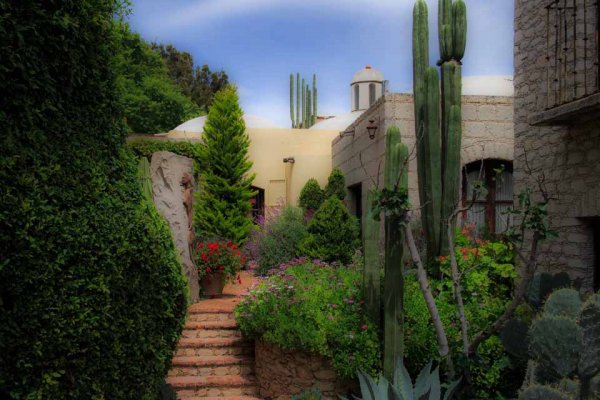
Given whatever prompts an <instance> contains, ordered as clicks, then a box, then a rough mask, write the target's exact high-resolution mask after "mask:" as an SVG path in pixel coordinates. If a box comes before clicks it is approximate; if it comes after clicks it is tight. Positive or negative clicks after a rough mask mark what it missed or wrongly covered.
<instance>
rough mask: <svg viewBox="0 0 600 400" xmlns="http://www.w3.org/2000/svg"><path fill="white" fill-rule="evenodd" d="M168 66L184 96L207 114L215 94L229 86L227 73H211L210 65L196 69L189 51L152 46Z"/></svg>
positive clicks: (171, 47) (154, 44) (172, 77)
mask: <svg viewBox="0 0 600 400" xmlns="http://www.w3.org/2000/svg"><path fill="white" fill-rule="evenodd" d="M151 46H152V49H153V50H154V51H155V52H157V53H158V54H159V55H160V56H161V57H162V59H163V60H164V62H165V64H166V65H167V69H168V73H169V77H170V78H171V80H172V81H173V82H175V83H176V84H177V85H178V86H179V88H180V89H181V91H182V92H183V94H184V95H185V96H187V97H189V98H190V99H191V100H192V101H193V102H194V103H195V104H196V105H197V106H198V107H199V108H200V110H201V112H202V113H207V112H208V110H209V108H210V106H211V105H212V102H213V100H214V96H215V94H216V93H217V92H218V91H219V90H221V89H223V88H225V87H226V86H227V85H228V84H229V77H228V76H227V74H226V73H225V71H218V72H216V71H211V70H210V68H209V67H208V65H206V64H204V65H203V66H202V67H200V66H197V67H195V68H194V58H193V57H192V55H191V54H190V53H188V52H187V51H179V50H177V49H176V48H175V46H173V45H171V44H167V45H164V44H156V43H152V44H151Z"/></svg>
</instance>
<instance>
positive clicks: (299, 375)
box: [255, 341, 358, 400]
mask: <svg viewBox="0 0 600 400" xmlns="http://www.w3.org/2000/svg"><path fill="white" fill-rule="evenodd" d="M255 360H256V361H255V371H256V379H257V381H258V386H259V391H260V395H261V397H264V398H268V399H277V400H289V399H291V398H292V396H295V395H298V394H300V393H302V392H304V391H305V390H309V389H312V388H318V389H319V390H320V391H321V394H322V396H323V399H325V400H329V399H331V400H333V399H336V400H337V399H338V398H339V397H338V395H344V396H347V397H350V396H348V393H349V392H350V391H353V393H355V394H356V393H357V389H358V387H357V382H346V381H342V380H340V379H339V378H338V376H337V374H336V372H335V371H334V370H333V367H332V366H331V363H330V362H329V360H327V359H326V358H324V357H322V356H319V355H313V354H307V353H304V352H301V351H289V350H282V349H280V348H279V347H277V346H274V345H271V344H269V343H264V342H261V341H257V342H256V347H255Z"/></svg>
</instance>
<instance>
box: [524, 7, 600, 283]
mask: <svg viewBox="0 0 600 400" xmlns="http://www.w3.org/2000/svg"><path fill="white" fill-rule="evenodd" d="M547 3H548V1H546V0H516V1H515V58H514V62H515V77H514V83H515V100H514V108H515V162H514V178H515V194H517V193H519V192H520V191H521V190H523V189H525V188H528V187H529V188H532V189H534V190H536V191H537V184H536V180H537V179H538V178H540V177H543V179H544V180H545V186H546V188H547V190H548V192H549V193H550V194H551V196H552V197H553V198H554V199H553V200H552V201H551V202H550V205H549V214H550V221H551V225H552V228H553V229H555V230H557V231H558V233H559V237H558V238H557V239H555V240H551V241H546V242H544V243H543V245H542V246H541V259H540V263H541V268H543V269H546V270H550V271H566V272H568V273H569V274H570V275H571V277H572V278H574V279H578V280H580V282H581V284H582V285H583V287H584V289H589V288H591V286H592V279H593V268H594V267H593V265H594V248H593V229H592V223H593V221H594V220H593V218H595V217H598V216H600V118H599V116H598V115H585V117H586V121H583V118H581V119H575V120H572V121H570V124H569V125H551V126H532V125H530V123H529V121H530V118H531V116H532V115H534V114H536V113H539V112H541V111H544V110H545V108H547V107H548V95H549V93H548V88H549V87H548V85H547V80H546V79H547V75H546V74H547V61H546V55H547V49H546V46H547V42H546V40H547V37H546V11H545V8H544V7H545V6H546V5H547ZM589 3H591V2H589ZM578 29H579V30H580V32H579V34H580V35H581V34H582V33H583V32H582V30H583V24H578ZM579 54H580V56H581V55H582V52H580V53H579ZM588 57H595V55H593V54H589V55H588ZM550 96H553V93H550ZM537 192H538V194H539V191H537ZM538 198H539V195H538ZM528 244H529V242H526V243H525V248H528Z"/></svg>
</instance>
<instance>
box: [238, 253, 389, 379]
mask: <svg viewBox="0 0 600 400" xmlns="http://www.w3.org/2000/svg"><path fill="white" fill-rule="evenodd" d="M361 280H362V274H361V272H360V271H358V270H355V269H351V268H346V267H340V266H337V267H332V266H330V265H328V264H326V263H324V262H322V261H318V260H315V261H310V260H308V259H305V258H301V259H296V260H292V261H290V262H289V263H287V264H284V265H282V266H280V267H279V268H277V269H274V270H272V271H271V274H270V277H269V278H268V279H267V280H264V281H261V282H259V283H258V284H257V285H256V286H255V287H254V288H251V289H250V290H249V292H248V294H247V295H246V296H245V297H244V298H243V300H242V301H241V302H240V303H239V305H238V306H237V308H236V310H235V316H236V320H237V321H238V323H239V325H240V329H241V331H242V333H243V334H244V336H246V337H248V338H250V339H256V340H263V341H265V342H268V343H272V344H274V345H277V346H279V347H281V348H283V349H288V350H302V351H306V352H312V353H317V354H321V355H323V356H325V357H328V358H330V359H331V361H332V364H333V367H334V368H335V370H336V371H337V373H338V374H339V375H340V377H342V378H350V377H354V376H356V371H357V370H363V371H366V372H368V373H371V374H376V373H377V372H378V369H379V341H378V338H377V329H376V327H375V325H374V324H373V323H372V322H371V321H369V319H368V318H367V316H366V314H365V312H364V310H363V300H362V295H361V292H362V291H361Z"/></svg>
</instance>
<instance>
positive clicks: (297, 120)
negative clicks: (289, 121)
mask: <svg viewBox="0 0 600 400" xmlns="http://www.w3.org/2000/svg"><path fill="white" fill-rule="evenodd" d="M299 127H300V74H299V73H296V128H299Z"/></svg>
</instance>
